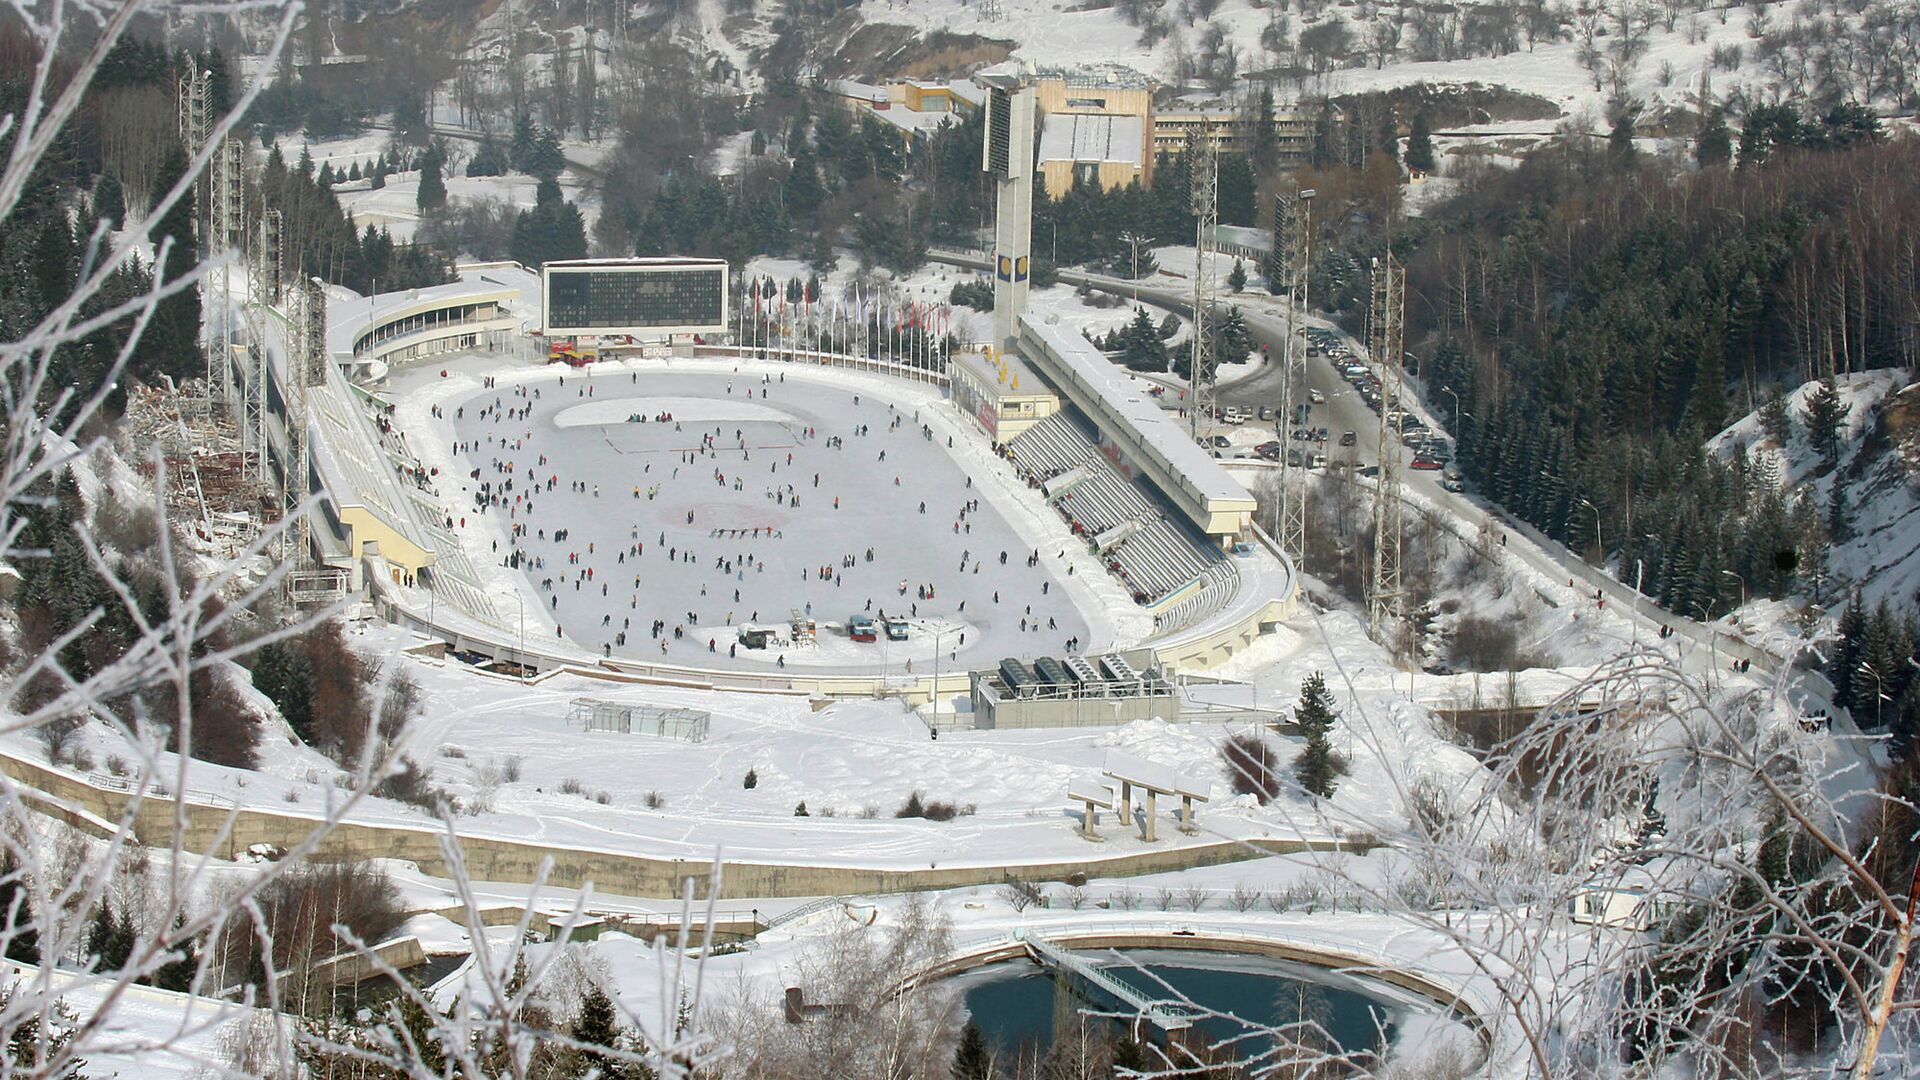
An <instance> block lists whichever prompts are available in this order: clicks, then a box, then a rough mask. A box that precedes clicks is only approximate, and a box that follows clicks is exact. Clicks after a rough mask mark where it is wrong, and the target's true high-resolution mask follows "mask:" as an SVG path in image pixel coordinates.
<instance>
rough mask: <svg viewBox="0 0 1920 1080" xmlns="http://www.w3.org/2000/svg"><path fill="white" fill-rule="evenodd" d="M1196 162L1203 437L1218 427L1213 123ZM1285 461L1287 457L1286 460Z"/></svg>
mask: <svg viewBox="0 0 1920 1080" xmlns="http://www.w3.org/2000/svg"><path fill="white" fill-rule="evenodd" d="M1197 151H1198V152H1197V153H1196V154H1195V156H1194V158H1193V220H1194V225H1193V232H1194V237H1193V254H1194V264H1193V265H1194V273H1193V352H1192V355H1191V356H1190V357H1189V359H1188V364H1187V406H1188V412H1187V430H1188V431H1190V432H1192V434H1193V437H1194V438H1195V439H1198V438H1199V437H1200V432H1201V429H1203V428H1205V427H1206V426H1207V425H1208V424H1211V423H1212V422H1213V414H1214V406H1215V404H1216V400H1215V399H1216V397H1217V395H1216V392H1215V386H1214V380H1213V292H1214V283H1213V270H1214V262H1215V260H1214V258H1213V256H1214V254H1215V252H1216V251H1217V250H1218V248H1219V246H1220V152H1219V147H1218V146H1217V145H1215V143H1214V139H1213V127H1212V125H1211V124H1203V125H1202V127H1201V129H1200V145H1199V146H1198V147H1197ZM1283 456H1284V455H1283Z"/></svg>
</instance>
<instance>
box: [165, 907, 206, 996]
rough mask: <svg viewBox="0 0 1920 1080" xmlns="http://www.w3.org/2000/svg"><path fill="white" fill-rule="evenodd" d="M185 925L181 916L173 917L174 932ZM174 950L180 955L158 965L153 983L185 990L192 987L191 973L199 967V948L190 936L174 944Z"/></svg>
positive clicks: (166, 987) (171, 988)
mask: <svg viewBox="0 0 1920 1080" xmlns="http://www.w3.org/2000/svg"><path fill="white" fill-rule="evenodd" d="M185 925H186V921H185V919H184V917H183V916H180V915H175V916H174V917H173V928H174V930H175V931H176V932H178V931H179V930H180V928H181V927H183V926H185ZM174 950H175V951H176V952H178V953H179V954H180V955H179V956H178V957H176V958H175V959H172V960H169V961H167V962H166V963H164V964H162V965H160V968H159V970H157V971H155V972H154V973H153V985H155V986H157V987H159V988H160V989H162V990H178V991H182V992H185V991H187V990H190V989H192V988H193V974H194V972H195V971H197V970H199V967H200V950H199V947H198V944H197V943H196V942H195V941H194V940H193V939H192V938H187V939H186V940H185V941H182V942H180V943H179V944H178V945H175V946H174Z"/></svg>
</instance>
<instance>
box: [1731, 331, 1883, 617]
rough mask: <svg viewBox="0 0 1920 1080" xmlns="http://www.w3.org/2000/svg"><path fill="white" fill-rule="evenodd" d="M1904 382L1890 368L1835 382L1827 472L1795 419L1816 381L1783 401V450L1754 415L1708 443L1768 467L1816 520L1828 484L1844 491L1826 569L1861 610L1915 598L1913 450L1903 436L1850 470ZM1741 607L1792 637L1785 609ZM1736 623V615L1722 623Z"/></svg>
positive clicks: (1789, 610) (1774, 605)
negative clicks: (1858, 598)
mask: <svg viewBox="0 0 1920 1080" xmlns="http://www.w3.org/2000/svg"><path fill="white" fill-rule="evenodd" d="M1908 382H1909V377H1908V374H1907V373H1906V372H1905V371H1901V370H1898V369H1883V370H1877V371H1865V372H1858V373H1853V374H1848V375H1842V376H1840V377H1839V378H1838V379H1837V380H1836V385H1837V387H1838V389H1839V391H1840V399H1841V402H1842V404H1843V405H1844V406H1845V408H1846V416H1845V418H1844V419H1843V420H1842V421H1841V427H1840V430H1841V443H1842V450H1841V456H1840V465H1839V467H1838V468H1836V469H1834V470H1833V471H1831V472H1827V473H1824V474H1823V473H1822V472H1821V470H1822V469H1823V468H1824V463H1823V462H1822V460H1821V457H1820V453H1819V450H1818V448H1817V447H1815V446H1814V445H1813V443H1812V441H1811V440H1810V439H1809V438H1808V435H1807V429H1806V425H1805V424H1804V423H1802V422H1801V420H1800V418H1801V417H1803V416H1804V415H1805V414H1806V408H1807V398H1808V396H1809V395H1811V394H1812V393H1813V392H1814V391H1815V390H1817V389H1818V388H1819V387H1820V383H1818V382H1809V383H1804V384H1802V385H1800V386H1799V387H1796V388H1795V389H1794V390H1793V391H1792V392H1791V393H1789V394H1788V395H1787V413H1788V415H1789V416H1790V417H1791V418H1792V419H1793V423H1792V425H1791V430H1790V431H1789V433H1788V436H1787V442H1786V444H1785V445H1784V446H1783V445H1781V443H1780V442H1779V441H1778V440H1776V439H1774V437H1773V436H1771V435H1769V434H1768V433H1767V432H1766V431H1765V429H1764V428H1763V427H1762V425H1761V422H1760V414H1759V413H1758V411H1755V412H1751V413H1748V414H1747V415H1745V416H1743V417H1741V418H1740V419H1739V420H1736V421H1734V422H1733V423H1732V424H1730V425H1728V426H1727V427H1726V428H1725V429H1724V430H1722V431H1721V432H1720V433H1719V434H1718V435H1716V436H1714V438H1713V439H1712V440H1711V441H1710V442H1709V443H1708V447H1709V449H1711V450H1713V451H1714V452H1716V453H1719V454H1722V455H1724V456H1729V457H1730V456H1732V455H1735V454H1745V455H1747V457H1748V459H1749V460H1752V461H1760V460H1762V459H1764V460H1766V461H1768V462H1770V463H1771V465H1772V467H1773V469H1774V473H1775V475H1776V476H1777V477H1778V478H1779V482H1780V486H1781V488H1782V490H1785V491H1789V492H1792V491H1798V492H1800V493H1801V494H1802V495H1803V497H1805V498H1808V499H1811V500H1812V501H1813V505H1814V506H1815V507H1816V508H1818V509H1819V510H1820V512H1821V515H1822V517H1824V516H1825V511H1826V507H1827V505H1828V500H1829V499H1830V498H1831V496H1832V491H1833V485H1834V484H1835V483H1844V484H1846V485H1847V505H1848V511H1849V524H1850V533H1849V535H1848V537H1847V538H1846V539H1845V540H1844V541H1843V542H1841V543H1838V544H1835V545H1834V546H1833V548H1832V551H1831V554H1830V556H1829V558H1830V565H1831V567H1832V569H1833V570H1834V571H1835V573H1836V575H1837V576H1838V578H1839V579H1840V580H1841V581H1843V582H1844V583H1846V584H1847V585H1848V586H1849V587H1853V586H1857V587H1859V589H1860V590H1861V594H1862V596H1863V597H1864V599H1865V601H1866V603H1867V604H1868V605H1869V606H1871V605H1873V604H1876V603H1878V602H1880V601H1881V600H1888V601H1891V602H1893V603H1894V604H1895V605H1896V606H1897V605H1900V604H1904V603H1911V602H1912V601H1913V598H1914V597H1916V596H1920V481H1916V477H1920V446H1917V445H1916V444H1915V443H1914V442H1913V440H1912V436H1911V434H1909V436H1908V443H1907V445H1904V446H1903V445H1899V444H1898V443H1895V444H1893V445H1891V446H1884V447H1882V448H1881V449H1880V453H1879V456H1878V457H1876V458H1874V459H1873V460H1871V461H1868V462H1866V463H1864V467H1863V468H1862V469H1861V470H1860V471H1859V472H1858V474H1856V473H1855V470H1854V459H1855V457H1856V455H1858V454H1860V453H1862V452H1863V451H1864V450H1865V449H1866V447H1865V446H1864V445H1863V444H1864V442H1865V440H1866V436H1867V432H1868V429H1869V427H1870V426H1871V424H1872V417H1873V410H1874V408H1875V407H1876V406H1878V405H1879V404H1880V403H1881V402H1882V401H1883V400H1884V399H1887V398H1889V397H1890V396H1891V395H1894V394H1896V393H1897V392H1898V391H1900V390H1901V389H1902V388H1905V387H1907V385H1908ZM1913 397H1914V392H1913V391H1911V390H1909V391H1908V392H1907V393H1906V394H1905V395H1904V399H1903V402H1902V404H1903V406H1904V409H1903V411H1904V413H1905V414H1906V415H1908V416H1911V415H1912V414H1913V413H1914V411H1915V409H1916V406H1915V405H1914V404H1912V401H1913ZM1907 430H1908V431H1909V433H1910V432H1911V430H1912V429H1911V428H1910V427H1909V428H1908V429H1907ZM1749 606H1750V608H1751V609H1752V610H1751V611H1749V612H1747V613H1746V617H1747V618H1748V621H1750V622H1753V623H1755V624H1757V625H1760V626H1763V627H1769V626H1770V627H1771V628H1772V631H1773V632H1778V633H1788V634H1793V635H1794V636H1797V634H1798V631H1797V629H1795V628H1794V625H1793V624H1794V623H1795V621H1796V620H1795V616H1794V612H1793V610H1792V605H1781V604H1777V603H1773V602H1770V601H1760V602H1757V603H1755V604H1753V605H1749ZM1737 617H1740V614H1739V613H1736V615H1733V616H1729V617H1728V618H1730V619H1732V618H1737Z"/></svg>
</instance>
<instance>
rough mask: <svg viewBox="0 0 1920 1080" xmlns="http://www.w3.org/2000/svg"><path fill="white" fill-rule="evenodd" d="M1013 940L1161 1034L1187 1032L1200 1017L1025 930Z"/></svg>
mask: <svg viewBox="0 0 1920 1080" xmlns="http://www.w3.org/2000/svg"><path fill="white" fill-rule="evenodd" d="M1013 936H1014V940H1016V941H1018V942H1019V943H1020V944H1021V945H1023V946H1025V947H1026V950H1027V955H1028V956H1031V957H1033V959H1034V960H1035V961H1036V962H1038V963H1039V964H1040V965H1041V966H1043V967H1051V968H1059V969H1061V970H1064V971H1069V972H1072V973H1073V974H1075V975H1077V976H1079V977H1080V978H1082V979H1084V980H1086V981H1087V982H1088V983H1091V984H1092V985H1094V986H1097V987H1099V988H1100V989H1102V990H1104V991H1106V992H1107V993H1108V994H1109V995H1111V996H1112V997H1113V998H1114V999H1115V1000H1117V1001H1119V1002H1120V1003H1121V1004H1122V1005H1125V1006H1126V1007H1127V1009H1128V1011H1129V1012H1131V1013H1132V1014H1133V1015H1135V1016H1138V1017H1140V1018H1141V1019H1143V1020H1146V1021H1147V1022H1148V1023H1150V1024H1152V1025H1154V1026H1155V1027H1157V1028H1159V1029H1160V1030H1161V1031H1166V1032H1174V1031H1185V1030H1186V1029H1188V1028H1190V1027H1192V1026H1193V1018H1194V1016H1196V1015H1197V1013H1196V1011H1195V1010H1194V1009H1192V1008H1190V1007H1188V1006H1186V1005H1183V1004H1181V1003H1179V1002H1175V1001H1164V1000H1161V999H1159V998H1155V997H1150V996H1148V995H1147V994H1146V993H1144V992H1143V991H1141V990H1140V989H1139V988H1138V987H1136V986H1134V985H1133V984H1132V983H1129V982H1127V981H1126V980H1124V979H1121V978H1118V977H1117V976H1115V975H1113V974H1112V973H1110V972H1108V971H1107V970H1106V969H1105V968H1100V967H1096V966H1094V965H1093V964H1091V963H1089V962H1088V961H1087V960H1086V959H1085V958H1084V957H1082V956H1080V955H1079V954H1077V953H1075V952H1073V951H1072V950H1070V949H1066V948H1062V947H1061V946H1059V945H1055V944H1054V943H1053V942H1051V941H1048V940H1047V939H1046V938H1044V937H1041V936H1040V935H1039V934H1035V933H1032V932H1030V931H1028V930H1026V929H1025V928H1021V929H1017V930H1015V931H1014V933H1013Z"/></svg>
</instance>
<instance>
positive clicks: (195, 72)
mask: <svg viewBox="0 0 1920 1080" xmlns="http://www.w3.org/2000/svg"><path fill="white" fill-rule="evenodd" d="M174 105H175V113H174V122H175V125H176V130H177V131H178V133H179V135H180V148H181V150H182V151H183V152H184V153H185V154H186V155H187V158H188V160H192V159H193V158H194V157H196V156H197V155H198V154H199V153H200V151H201V150H202V149H203V148H205V147H206V145H207V132H208V131H210V130H211V129H212V126H213V84H212V72H210V71H204V70H201V68H200V67H199V65H197V64H195V63H194V62H193V60H192V59H188V60H187V70H186V71H185V72H184V73H182V74H181V76H180V78H179V79H178V80H177V81H176V82H175V83H174ZM215 165H216V166H217V165H218V162H217V161H216V162H215ZM209 171H212V170H209ZM208 183H209V181H208V177H207V175H206V174H205V173H203V174H202V175H200V176H199V177H197V178H196V179H195V180H194V189H195V190H194V195H195V199H194V206H195V209H196V210H197V211H198V213H196V214H195V215H194V219H193V232H194V236H195V237H196V238H197V239H198V240H199V242H200V243H199V246H200V250H201V253H202V254H207V255H210V254H212V253H213V251H214V250H215V248H214V242H215V238H216V237H217V236H218V233H219V230H218V227H217V226H214V227H213V228H207V227H203V226H202V224H201V220H202V215H206V214H209V213H210V212H211V210H212V208H211V206H210V205H209V200H208V199H206V198H205V197H204V196H205V195H206V193H207V187H208ZM210 220H211V219H209V221H210ZM201 348H202V349H203V350H204V351H205V353H206V362H207V363H206V370H207V382H206V386H205V387H203V389H204V390H206V391H208V392H211V391H212V389H213V380H214V375H215V371H216V360H217V357H218V353H219V350H218V349H215V348H214V347H213V346H211V345H209V344H208V343H207V342H206V341H205V340H204V339H203V340H202V341H201Z"/></svg>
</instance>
